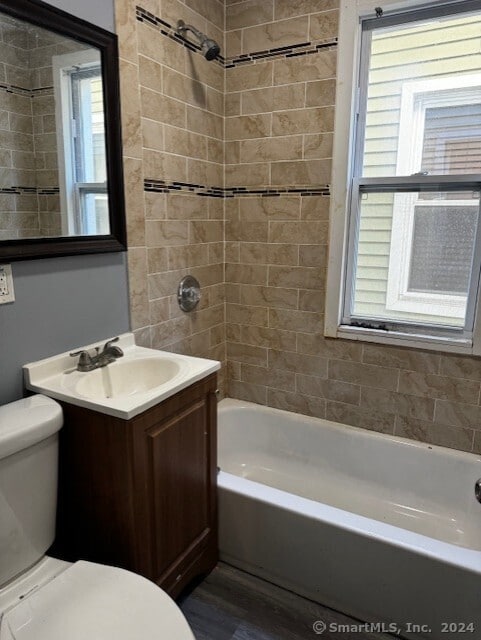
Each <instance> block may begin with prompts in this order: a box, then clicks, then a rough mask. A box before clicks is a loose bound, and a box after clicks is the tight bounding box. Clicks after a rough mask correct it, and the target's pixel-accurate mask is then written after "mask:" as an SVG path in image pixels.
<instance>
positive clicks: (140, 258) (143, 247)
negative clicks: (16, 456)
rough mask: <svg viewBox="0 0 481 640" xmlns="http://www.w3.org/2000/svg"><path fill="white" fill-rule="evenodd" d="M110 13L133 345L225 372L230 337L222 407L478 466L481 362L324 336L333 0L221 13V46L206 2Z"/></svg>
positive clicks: (124, 3)
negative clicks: (175, 31) (184, 290)
mask: <svg viewBox="0 0 481 640" xmlns="http://www.w3.org/2000/svg"><path fill="white" fill-rule="evenodd" d="M117 5H118V10H117V14H118V15H117V21H118V31H119V35H120V45H121V56H122V60H121V73H122V95H123V99H122V102H123V127H124V148H125V154H126V157H125V169H126V182H127V190H126V192H127V208H128V225H129V245H130V250H129V261H130V287H131V304H132V311H131V312H132V322H133V325H134V329H135V331H136V332H137V334H138V339H139V340H140V341H141V342H143V343H145V344H148V345H152V346H154V347H160V348H166V349H175V350H180V351H183V352H189V353H195V354H199V355H210V356H211V357H217V358H219V359H223V353H224V331H225V337H226V340H227V366H226V369H225V370H226V372H227V379H228V385H227V393H228V395H230V396H232V397H236V398H243V399H247V400H252V401H254V402H259V403H262V404H269V405H271V406H274V407H280V408H283V409H288V410H293V411H298V412H300V413H303V414H308V415H315V416H321V417H327V418H329V419H331V420H335V421H339V422H345V423H347V424H352V425H357V426H360V427H364V428H368V429H374V430H378V431H383V432H386V433H395V434H398V435H403V436H407V437H409V438H414V439H418V440H422V441H426V442H431V443H435V444H442V445H445V446H450V447H454V448H459V449H464V450H467V451H476V452H480V453H481V437H480V433H481V431H479V429H480V427H481V406H480V390H481V360H480V359H476V358H464V357H457V356H450V355H445V354H439V353H436V352H423V351H419V350H408V349H401V348H394V347H387V346H380V345H379V346H378V345H370V344H361V343H356V342H353V341H341V340H332V339H331V340H329V339H325V338H324V337H323V335H322V331H323V320H324V316H323V312H324V297H325V296H324V293H325V291H324V287H325V272H326V261H327V252H328V218H329V186H328V185H329V182H330V158H331V150H332V132H333V120H334V94H335V61H336V47H337V42H336V36H337V22H338V12H337V0H297V1H296V2H292V1H291V0H240V1H236V0H225V26H226V29H225V33H223V32H222V25H223V15H222V10H223V7H222V3H220V2H219V1H218V0H204V2H199V1H195V0H185V1H184V2H179V1H178V0H160V1H159V0H145V2H144V4H143V7H142V8H143V9H144V10H145V11H147V12H149V13H150V14H151V15H150V16H148V15H147V16H146V18H143V21H142V22H140V21H139V20H138V19H136V18H135V4H134V3H133V2H131V1H130V0H118V3H117ZM159 5H160V6H159ZM194 9H195V10H196V11H199V12H200V13H194ZM144 15H145V14H144ZM139 17H142V16H141V15H140V16H139ZM179 18H182V19H184V20H185V21H186V22H191V23H193V24H195V26H197V27H198V28H200V29H201V30H202V31H205V32H207V33H208V34H209V35H210V36H211V37H214V38H215V39H217V40H218V41H219V42H222V40H223V39H224V36H225V40H224V42H225V47H224V49H223V55H224V56H225V58H224V59H223V60H222V63H223V64H222V65H221V64H219V63H206V62H205V61H204V60H203V59H202V58H201V57H200V54H198V53H196V52H195V51H194V52H191V51H190V50H189V49H185V47H183V46H182V45H181V44H179V43H178V42H176V41H175V39H172V38H171V37H169V36H172V30H171V29H170V27H171V26H173V25H175V22H176V21H177V19H179ZM162 31H164V33H162ZM222 67H224V68H222ZM224 77H225V92H224V89H223V86H224V85H223V82H224ZM224 98H225V110H223V106H222V105H223V100H224ZM224 115H225V132H224V122H223V116H224ZM223 143H224V144H225V181H224V182H223V181H222V179H223V176H222V172H223V169H224V167H223V165H222V145H223ZM174 182H182V183H189V184H190V185H191V186H190V187H189V186H186V185H185V184H184V185H178V184H177V185H174V184H173V183H174ZM174 187H175V188H176V189H177V190H173V188H174ZM189 189H192V191H189ZM200 193H202V194H203V195H198V194H200ZM213 194H214V195H223V196H224V198H223V199H222V198H217V197H214V195H213ZM223 206H224V208H225V245H224V244H223V242H222V240H223V228H222V208H223ZM224 246H225V297H224V290H223V282H224V257H223V247H224ZM189 271H190V272H192V273H193V274H194V275H197V277H199V280H200V281H201V283H202V285H203V290H204V295H205V297H204V299H203V302H202V308H201V310H200V311H199V312H196V314H194V315H191V316H186V315H184V314H182V313H181V312H179V310H178V308H177V306H176V302H175V289H176V286H177V282H178V280H179V279H180V277H181V276H182V275H184V274H185V273H187V272H189ZM224 300H225V302H226V305H225V309H226V316H225V320H226V322H225V324H224V316H223V309H224V305H223V302H224Z"/></svg>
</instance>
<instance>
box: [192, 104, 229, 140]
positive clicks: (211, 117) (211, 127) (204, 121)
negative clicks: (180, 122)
mask: <svg viewBox="0 0 481 640" xmlns="http://www.w3.org/2000/svg"><path fill="white" fill-rule="evenodd" d="M187 129H188V130H189V131H194V132H195V133H201V134H202V135H205V136H211V137H212V138H219V139H221V138H222V136H223V131H224V120H223V118H221V117H220V116H218V115H216V114H214V113H209V112H208V111H205V110H203V109H198V108H195V107H189V106H188V107H187Z"/></svg>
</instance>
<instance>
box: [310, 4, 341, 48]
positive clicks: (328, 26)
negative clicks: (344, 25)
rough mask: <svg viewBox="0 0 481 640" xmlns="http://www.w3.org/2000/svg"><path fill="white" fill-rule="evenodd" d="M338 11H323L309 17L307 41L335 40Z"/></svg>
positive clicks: (337, 26) (337, 27)
mask: <svg viewBox="0 0 481 640" xmlns="http://www.w3.org/2000/svg"><path fill="white" fill-rule="evenodd" d="M338 29H339V11H338V10H334V11H323V12H322V13H315V14H313V15H311V16H309V40H311V41H312V40H329V39H331V38H337V32H338Z"/></svg>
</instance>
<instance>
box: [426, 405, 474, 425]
mask: <svg viewBox="0 0 481 640" xmlns="http://www.w3.org/2000/svg"><path fill="white" fill-rule="evenodd" d="M434 422H436V423H439V424H446V425H451V426H453V427H461V428H465V427H466V428H471V429H476V430H480V429H481V407H479V406H476V405H473V404H464V403H459V402H449V401H448V400H436V410H435V412H434Z"/></svg>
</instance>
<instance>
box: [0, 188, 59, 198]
mask: <svg viewBox="0 0 481 640" xmlns="http://www.w3.org/2000/svg"><path fill="white" fill-rule="evenodd" d="M59 193H60V188H59V187H53V186H52V187H22V186H15V187H1V188H0V194H11V195H17V196H23V195H35V194H36V195H39V196H52V195H57V194H59Z"/></svg>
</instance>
